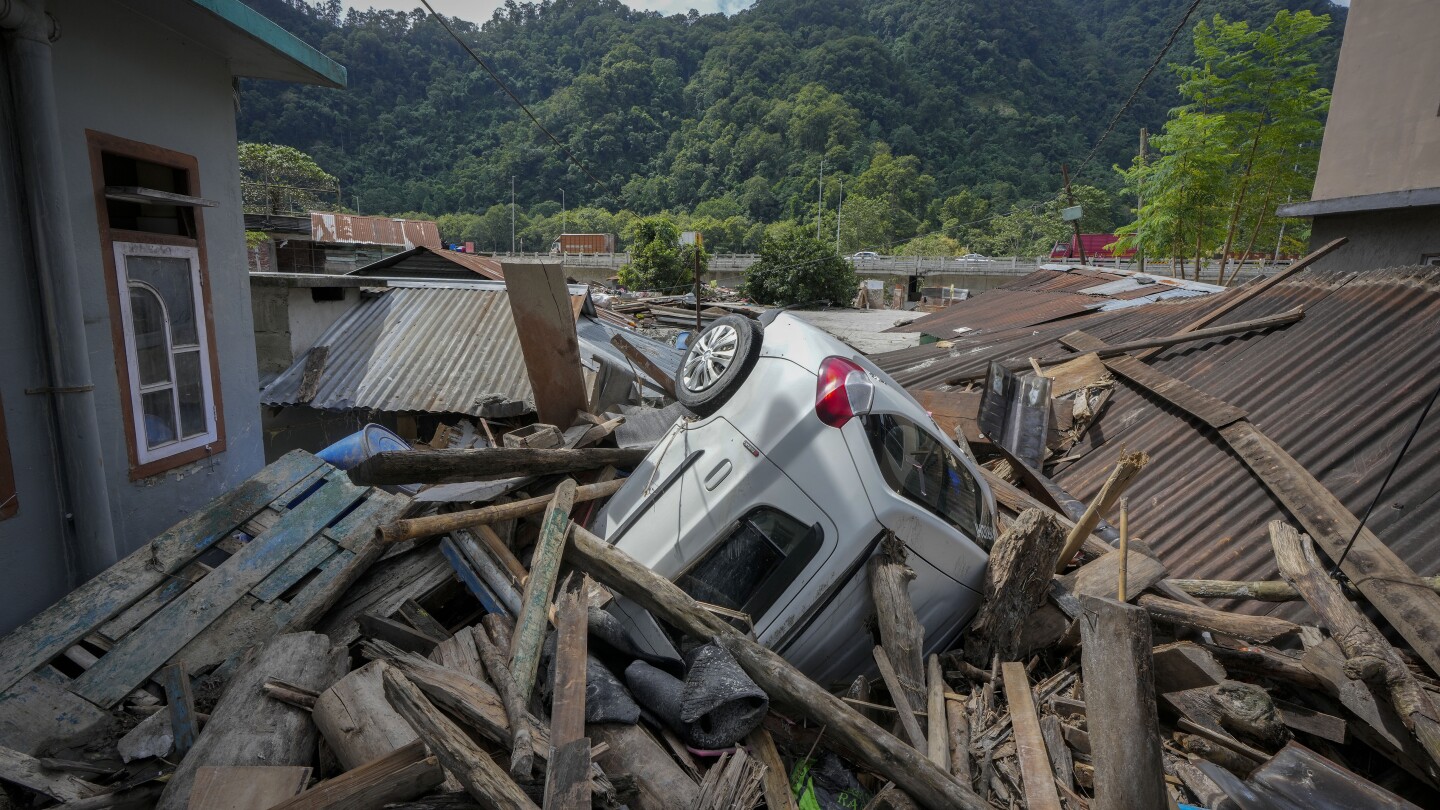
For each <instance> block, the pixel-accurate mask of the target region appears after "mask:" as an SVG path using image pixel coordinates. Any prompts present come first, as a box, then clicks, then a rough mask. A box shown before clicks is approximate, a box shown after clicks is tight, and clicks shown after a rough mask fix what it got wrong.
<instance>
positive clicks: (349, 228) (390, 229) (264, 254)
mask: <svg viewBox="0 0 1440 810" xmlns="http://www.w3.org/2000/svg"><path fill="white" fill-rule="evenodd" d="M245 230H246V231H247V232H250V233H261V234H264V235H265V238H264V239H262V240H258V241H255V242H252V243H251V244H250V246H249V248H250V255H249V257H248V259H249V264H250V269H251V270H252V271H254V272H256V273H273V272H278V273H349V272H352V271H354V270H355V269H356V268H359V267H365V266H366V265H368V264H371V263H373V262H376V261H379V260H381V259H384V258H387V257H390V256H394V255H396V254H398V253H401V252H406V251H410V250H413V249H414V248H416V247H419V246H425V247H430V248H434V249H436V250H441V249H442V245H441V243H440V230H439V229H438V228H437V227H436V226H435V223H434V222H430V221H427V220H418V219H396V218H394V217H367V216H361V215H359V214H343V213H332V212H327V211H310V212H294V211H292V212H284V213H268V214H257V213H254V212H251V213H247V214H246V215H245Z"/></svg>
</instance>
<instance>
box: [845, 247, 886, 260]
mask: <svg viewBox="0 0 1440 810" xmlns="http://www.w3.org/2000/svg"><path fill="white" fill-rule="evenodd" d="M878 258H880V254H879V253H876V252H875V251H873V250H862V251H860V252H858V253H856V254H855V255H854V256H851V257H850V261H852V262H869V261H874V260H876V259H878Z"/></svg>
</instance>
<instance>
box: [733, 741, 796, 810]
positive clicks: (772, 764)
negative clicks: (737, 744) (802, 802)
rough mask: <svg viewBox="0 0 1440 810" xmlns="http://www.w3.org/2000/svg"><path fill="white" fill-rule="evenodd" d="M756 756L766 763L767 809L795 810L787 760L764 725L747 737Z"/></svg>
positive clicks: (748, 743) (765, 787) (765, 788)
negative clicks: (782, 757) (787, 770)
mask: <svg viewBox="0 0 1440 810" xmlns="http://www.w3.org/2000/svg"><path fill="white" fill-rule="evenodd" d="M745 743H746V744H747V745H748V746H750V749H751V751H752V752H753V753H754V755H755V758H756V759H758V760H759V761H760V762H761V763H763V764H764V765H765V776H764V780H765V781H764V785H763V787H764V790H765V807H766V810H795V794H794V793H793V792H792V791H791V790H790V776H789V774H788V773H786V771H785V760H783V759H781V758H780V750H779V749H778V748H776V747H775V738H773V737H771V736H770V732H768V731H766V730H765V729H764V728H763V727H762V728H757V729H755V730H754V731H752V732H750V736H748V737H746V738H745Z"/></svg>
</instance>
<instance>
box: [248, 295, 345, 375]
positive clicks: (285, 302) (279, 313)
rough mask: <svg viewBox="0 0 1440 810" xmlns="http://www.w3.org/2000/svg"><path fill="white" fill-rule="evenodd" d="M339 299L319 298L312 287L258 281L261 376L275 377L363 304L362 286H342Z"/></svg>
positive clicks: (254, 298) (255, 300)
mask: <svg viewBox="0 0 1440 810" xmlns="http://www.w3.org/2000/svg"><path fill="white" fill-rule="evenodd" d="M341 292H342V293H343V295H344V297H343V298H342V299H341V300H339V301H316V300H315V296H314V294H313V293H312V292H311V290H310V289H309V288H304V287H284V286H279V285H272V284H255V285H252V286H251V288H250V308H251V312H252V314H253V317H254V321H255V353H256V357H257V360H258V362H259V369H260V378H261V379H262V380H272V379H274V378H275V377H277V376H278V375H279V374H280V373H281V372H283V371H284V370H285V369H287V368H289V367H290V366H291V365H293V364H294V363H295V361H296V360H297V359H299V358H301V357H303V356H304V355H305V352H307V351H309V350H310V347H311V346H314V345H315V341H317V340H319V339H320V336H321V335H323V334H325V330H326V329H329V328H330V325H331V324H333V323H335V321H337V320H339V319H340V316H341V315H344V314H345V313H346V312H348V311H349V310H351V309H353V308H354V307H355V305H356V304H359V303H360V290H359V288H358V287H342V288H341Z"/></svg>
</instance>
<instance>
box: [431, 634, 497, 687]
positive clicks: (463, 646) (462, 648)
mask: <svg viewBox="0 0 1440 810" xmlns="http://www.w3.org/2000/svg"><path fill="white" fill-rule="evenodd" d="M479 628H480V625H479V624H476V625H474V626H473V627H462V628H460V629H459V630H456V631H455V634H454V635H452V636H450V638H447V639H445V640H444V641H442V642H440V645H439V646H437V647H436V648H435V649H434V650H432V651H431V652H430V660H431V661H434V662H435V663H437V664H439V665H440V666H442V667H445V668H446V669H453V670H455V671H456V672H463V673H465V674H466V675H470V676H473V677H475V678H481V679H483V678H484V677H485V665H484V663H483V662H481V660H480V651H479V650H478V649H476V647H475V634H476V632H478V630H479Z"/></svg>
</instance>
